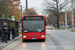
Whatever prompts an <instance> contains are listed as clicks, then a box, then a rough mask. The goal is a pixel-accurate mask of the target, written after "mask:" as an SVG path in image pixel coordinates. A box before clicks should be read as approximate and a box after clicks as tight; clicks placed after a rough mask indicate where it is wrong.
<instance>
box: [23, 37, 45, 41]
mask: <svg viewBox="0 0 75 50" xmlns="http://www.w3.org/2000/svg"><path fill="white" fill-rule="evenodd" d="M41 39H46V37H39V38H22V40H41Z"/></svg>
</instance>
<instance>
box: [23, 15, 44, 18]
mask: <svg viewBox="0 0 75 50" xmlns="http://www.w3.org/2000/svg"><path fill="white" fill-rule="evenodd" d="M32 16H33V17H35V16H37V17H39V16H43V17H45V16H44V15H25V16H22V18H24V17H32Z"/></svg>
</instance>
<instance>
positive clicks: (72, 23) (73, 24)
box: [71, 0, 74, 30]
mask: <svg viewBox="0 0 75 50" xmlns="http://www.w3.org/2000/svg"><path fill="white" fill-rule="evenodd" d="M71 3H72V5H71V6H72V30H74V15H73V14H74V11H73V0H71Z"/></svg>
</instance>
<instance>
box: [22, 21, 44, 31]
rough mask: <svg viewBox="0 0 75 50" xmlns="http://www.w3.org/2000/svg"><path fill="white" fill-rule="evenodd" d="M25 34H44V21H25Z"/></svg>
mask: <svg viewBox="0 0 75 50" xmlns="http://www.w3.org/2000/svg"><path fill="white" fill-rule="evenodd" d="M23 23H24V32H41V31H42V32H44V20H24V21H23Z"/></svg>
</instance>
